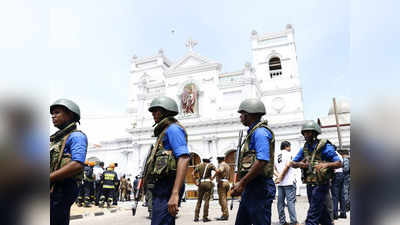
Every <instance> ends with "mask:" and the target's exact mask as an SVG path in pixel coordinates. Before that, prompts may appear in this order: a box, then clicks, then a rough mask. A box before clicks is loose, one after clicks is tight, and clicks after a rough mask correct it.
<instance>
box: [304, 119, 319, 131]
mask: <svg viewBox="0 0 400 225" xmlns="http://www.w3.org/2000/svg"><path fill="white" fill-rule="evenodd" d="M306 130H312V131H315V132H317V134H321V127H319V125H318V124H317V123H316V122H315V121H313V120H307V121H306V122H305V123H304V124H303V127H302V128H301V133H303V131H306Z"/></svg>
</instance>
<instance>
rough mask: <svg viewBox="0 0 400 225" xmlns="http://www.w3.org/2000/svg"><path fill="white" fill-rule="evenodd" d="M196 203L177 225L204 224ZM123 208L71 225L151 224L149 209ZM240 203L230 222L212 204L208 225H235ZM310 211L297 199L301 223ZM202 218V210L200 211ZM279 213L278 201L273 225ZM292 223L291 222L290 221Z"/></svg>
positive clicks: (341, 223)
mask: <svg viewBox="0 0 400 225" xmlns="http://www.w3.org/2000/svg"><path fill="white" fill-rule="evenodd" d="M195 204H196V201H193V200H189V201H187V202H183V203H182V207H181V208H180V212H179V217H178V219H177V220H176V224H177V225H187V224H203V222H197V223H195V222H193V218H194V207H195ZM119 205H120V206H121V207H122V208H126V210H121V211H118V212H116V213H109V214H105V215H103V216H96V217H94V216H92V217H85V218H83V219H77V220H72V221H71V223H70V224H71V225H80V224H82V225H128V224H129V225H132V224H141V225H145V224H150V220H148V219H146V216H147V208H145V207H142V206H141V203H140V204H139V207H140V208H138V211H137V213H136V216H134V217H133V216H132V214H131V211H130V210H128V207H129V205H128V204H127V203H122V202H121V203H119ZM238 205H239V202H235V204H234V209H233V210H232V211H229V213H230V217H229V220H228V221H216V220H215V218H216V217H219V216H220V215H221V209H220V206H219V204H218V201H217V200H214V201H211V202H210V211H209V218H210V219H211V220H212V221H211V222H208V223H207V225H223V224H235V217H236V212H237V208H238ZM307 209H308V202H307V201H306V198H305V197H297V202H296V211H297V219H298V220H299V221H300V222H303V223H304V220H305V218H306V214H307ZM286 215H287V216H286V218H287V220H289V217H288V213H287V212H286ZM349 217H350V216H349V213H348V215H347V219H339V220H335V225H347V224H350V218H349ZM200 218H202V210H201V211H200ZM278 221H279V220H278V213H277V209H276V201H274V204H273V205H272V224H273V225H278V224H279V222H278ZM288 222H290V221H288Z"/></svg>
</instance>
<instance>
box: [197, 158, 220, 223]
mask: <svg viewBox="0 0 400 225" xmlns="http://www.w3.org/2000/svg"><path fill="white" fill-rule="evenodd" d="M215 170H216V168H215V166H214V165H213V164H212V163H211V162H210V159H209V158H204V159H203V162H202V163H200V164H199V165H197V166H196V168H195V169H194V170H193V172H192V177H193V178H194V179H196V177H195V175H197V178H198V183H197V186H198V193H199V197H198V198H197V204H196V209H195V212H194V221H195V222H197V221H199V214H200V208H201V202H202V201H203V199H204V208H203V222H208V221H211V220H210V219H209V218H208V207H209V203H210V197H211V193H212V191H211V190H212V188H213V184H212V178H211V171H215Z"/></svg>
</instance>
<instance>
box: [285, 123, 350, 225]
mask: <svg viewBox="0 0 400 225" xmlns="http://www.w3.org/2000/svg"><path fill="white" fill-rule="evenodd" d="M301 134H302V135H303V136H304V139H305V140H306V142H305V143H304V146H303V148H301V149H300V151H299V152H298V153H297V155H296V156H295V157H294V159H293V161H292V162H291V163H290V165H291V167H293V168H302V180H303V183H306V184H307V197H308V202H309V204H310V208H309V209H308V212H307V219H306V224H307V225H314V224H324V225H325V224H329V225H330V224H333V221H332V218H331V215H330V213H329V210H328V206H327V200H326V199H327V196H328V195H329V180H330V178H331V177H332V173H333V169H336V168H339V167H341V166H342V162H341V161H340V158H339V156H338V154H337V153H336V149H335V146H334V145H333V144H332V143H331V142H330V141H328V140H326V139H318V138H317V136H318V135H319V134H321V128H320V127H319V125H318V124H317V123H316V122H314V121H312V120H310V121H306V122H305V123H304V125H303V127H302V129H301Z"/></svg>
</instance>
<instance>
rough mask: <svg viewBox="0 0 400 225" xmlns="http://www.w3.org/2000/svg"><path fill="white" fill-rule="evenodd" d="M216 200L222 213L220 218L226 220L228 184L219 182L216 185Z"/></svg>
mask: <svg viewBox="0 0 400 225" xmlns="http://www.w3.org/2000/svg"><path fill="white" fill-rule="evenodd" d="M217 187H218V200H219V205H220V206H221V211H222V217H224V218H228V217H229V212H228V206H227V204H228V202H227V195H228V191H229V182H227V181H221V182H219V183H218V186H217Z"/></svg>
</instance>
